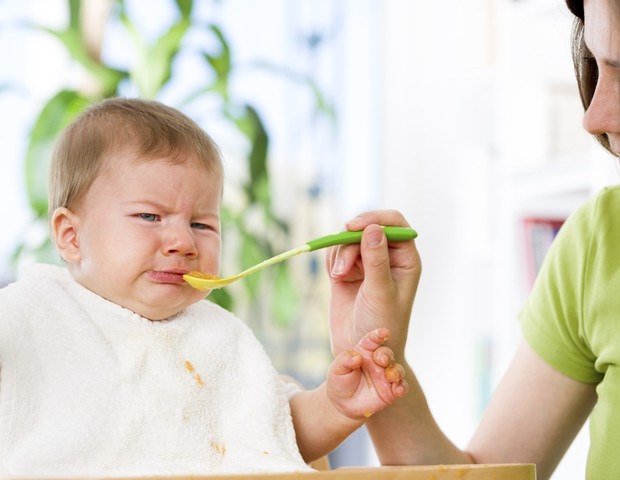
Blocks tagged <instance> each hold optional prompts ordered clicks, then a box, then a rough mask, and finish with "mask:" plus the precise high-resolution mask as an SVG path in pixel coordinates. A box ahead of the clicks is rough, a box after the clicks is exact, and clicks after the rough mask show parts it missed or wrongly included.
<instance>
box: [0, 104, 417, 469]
mask: <svg viewBox="0 0 620 480" xmlns="http://www.w3.org/2000/svg"><path fill="white" fill-rule="evenodd" d="M222 188H223V171H222V163H221V159H220V153H219V151H218V148H217V147H216V145H215V144H214V143H213V141H212V140H211V138H210V137H209V136H208V135H207V134H206V133H205V132H204V131H203V130H202V129H201V128H200V127H199V126H198V125H196V124H195V123H194V122H193V121H192V120H190V119H189V118H188V117H186V116H185V115H183V114H182V113H180V112H179V111H177V110H175V109H173V108H170V107H167V106H164V105H162V104H161V103H158V102H154V101H144V100H137V99H122V98H117V99H109V100H105V101H103V102H101V103H99V104H97V105H94V106H92V107H90V108H89V109H88V110H86V111H85V112H84V113H83V114H82V115H80V116H79V117H78V118H77V119H76V120H75V121H74V122H73V123H72V124H71V125H69V127H68V128H67V129H66V130H65V132H64V133H63V135H62V136H61V138H60V139H59V142H58V144H57V147H56V150H55V152H54V156H53V160H52V166H51V171H50V214H51V220H50V222H51V232H52V236H53V240H54V242H55V245H56V249H57V251H58V253H59V255H60V256H61V257H62V259H63V261H64V262H65V264H66V268H63V267H56V266H51V265H35V266H33V267H31V268H30V269H29V270H27V271H25V272H24V274H23V275H22V276H21V277H20V279H19V280H18V281H16V282H15V283H13V284H11V285H9V286H8V287H6V288H4V289H2V290H0V312H1V313H0V476H57V477H67V476H133V475H205V474H213V473H243V472H261V471H263V472H284V471H304V470H310V467H308V465H307V464H308V462H310V461H312V460H314V459H316V458H318V457H320V456H323V455H324V454H326V453H328V452H329V451H330V450H332V449H333V448H334V447H335V446H337V445H338V444H339V443H340V442H341V441H342V440H343V439H344V438H346V436H348V435H349V434H350V433H352V432H353V431H354V430H356V429H357V428H359V427H360V426H361V425H362V424H363V423H364V422H365V420H366V419H367V418H368V417H369V416H370V415H372V414H373V413H376V412H378V411H379V410H381V409H382V408H384V407H385V406H387V405H389V404H391V403H393V402H394V401H395V400H396V399H398V398H400V397H402V396H403V395H404V394H405V393H406V391H407V384H406V382H405V380H404V379H403V375H404V371H403V369H402V367H401V366H400V365H398V364H394V363H390V362H386V361H385V359H386V358H392V357H391V351H390V350H389V349H388V348H387V347H385V346H382V344H383V342H384V341H385V340H386V339H387V337H388V335H389V332H388V331H387V330H386V329H376V330H373V331H371V332H369V333H368V334H367V335H366V336H364V337H363V338H362V340H361V341H360V342H359V343H358V344H357V346H356V347H355V348H354V349H353V350H350V351H344V352H342V353H340V354H339V355H338V356H337V357H336V358H335V360H334V362H333V364H332V365H331V367H330V369H329V371H328V374H327V379H326V381H325V382H324V383H323V384H322V385H321V386H319V387H318V388H317V389H315V390H312V391H299V389H296V388H291V387H290V385H288V384H287V383H286V382H284V380H282V379H281V378H280V377H279V376H278V374H277V372H276V371H275V370H274V367H273V365H272V364H271V362H270V361H269V359H268V357H267V355H266V354H265V352H264V350H263V348H262V346H261V345H260V344H259V342H258V341H257V340H256V338H255V337H254V336H253V334H252V332H251V331H250V330H249V329H248V328H247V326H246V325H245V324H244V323H243V322H242V321H240V320H239V319H238V318H236V317H235V316H234V315H232V314H231V313H229V312H227V311H225V310H223V309H222V308H220V307H218V306H217V305H215V304H213V303H212V302H208V301H203V298H204V295H205V294H204V292H201V291H198V290H195V289H193V288H192V287H190V286H189V285H188V284H186V283H185V282H184V280H183V275H184V274H185V273H187V272H189V271H191V270H198V271H201V272H205V273H210V274H217V273H218V272H219V267H220V249H221V237H220V202H221V198H222ZM291 405H293V408H291Z"/></svg>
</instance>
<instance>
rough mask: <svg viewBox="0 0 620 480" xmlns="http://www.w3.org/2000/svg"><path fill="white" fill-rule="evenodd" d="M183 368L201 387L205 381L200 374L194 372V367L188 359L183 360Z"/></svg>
mask: <svg viewBox="0 0 620 480" xmlns="http://www.w3.org/2000/svg"><path fill="white" fill-rule="evenodd" d="M185 370H187V371H188V372H189V373H190V374H191V375H192V377H194V380H195V381H196V383H197V384H198V385H200V386H201V387H202V386H203V385H204V384H205V382H204V381H203V380H202V378H201V377H200V375H199V374H198V373H197V372H196V369H195V368H194V366H193V365H192V363H191V362H190V361H189V360H185Z"/></svg>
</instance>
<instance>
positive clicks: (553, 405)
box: [328, 0, 620, 479]
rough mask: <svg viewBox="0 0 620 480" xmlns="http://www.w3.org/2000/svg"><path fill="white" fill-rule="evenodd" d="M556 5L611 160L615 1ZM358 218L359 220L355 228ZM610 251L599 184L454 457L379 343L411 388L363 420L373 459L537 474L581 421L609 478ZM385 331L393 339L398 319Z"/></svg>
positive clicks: (613, 374) (398, 345)
mask: <svg viewBox="0 0 620 480" xmlns="http://www.w3.org/2000/svg"><path fill="white" fill-rule="evenodd" d="M567 5H568V7H569V9H570V11H571V12H572V13H573V14H574V15H575V28H574V35H573V52H574V62H575V70H576V74H577V79H578V83H579V88H580V92H581V96H582V100H583V104H584V107H585V109H586V112H585V116H584V122H583V123H584V127H585V129H586V130H587V131H588V132H589V133H591V134H592V135H595V136H596V137H597V138H598V139H599V141H600V142H601V143H602V144H603V146H605V147H606V148H607V149H608V150H609V151H610V152H611V153H612V154H613V155H615V156H618V154H619V153H620V2H618V1H617V0H584V1H579V0H567ZM370 221H371V219H368V222H370ZM365 223H366V222H365V220H364V219H362V221H359V220H358V225H356V227H363V226H364V224H365ZM619 244H620V188H617V187H616V188H607V189H605V190H604V191H602V192H601V193H600V194H599V195H598V196H597V197H596V198H594V199H592V200H591V201H589V202H588V203H587V204H586V205H584V206H583V207H582V208H581V209H579V210H578V211H577V212H575V213H574V214H573V215H572V216H571V217H570V218H569V219H568V220H567V222H566V223H565V225H564V227H563V228H562V230H561V232H560V233H559V235H558V237H557V239H556V241H555V242H554V245H553V247H552V249H551V250H550V252H549V254H548V256H547V259H546V261H545V265H544V266H543V269H542V270H541V272H540V274H539V276H538V280H537V282H536V285H535V287H534V290H533V292H532V294H531V296H530V298H529V299H528V301H527V303H526V306H525V307H524V309H523V311H522V313H521V315H520V320H521V323H522V327H523V333H524V341H523V342H522V344H521V345H520V346H519V348H518V350H517V352H516V354H515V357H514V359H513V361H512V363H511V365H510V367H509V368H508V370H507V372H506V374H505V376H504V378H503V379H502V381H501V382H500V384H499V385H498V387H497V389H496V391H495V392H494V394H493V397H492V399H491V401H490V402H489V405H488V408H487V411H486V412H485V414H484V416H483V418H482V420H481V423H480V425H479V427H478V428H477V430H476V432H475V434H474V436H473V438H472V439H471V441H470V443H469V445H468V446H467V448H466V449H465V450H461V449H459V448H457V447H456V446H455V445H454V444H453V443H452V442H451V441H450V440H449V439H448V438H447V437H446V436H445V435H444V434H443V432H442V431H441V430H440V429H439V427H438V426H437V424H436V422H435V420H434V419H433V416H432V415H431V413H430V410H429V407H428V405H427V403H426V399H425V397H424V393H423V391H422V390H421V388H420V386H419V384H418V382H417V380H416V378H415V376H414V374H413V371H412V369H411V368H410V367H409V366H407V364H406V362H405V360H404V358H403V357H402V355H404V342H405V340H404V339H405V338H406V337H405V336H404V335H403V336H402V337H400V338H398V337H397V338H396V339H394V343H392V344H391V345H390V346H391V347H392V348H393V350H394V352H395V353H396V355H397V361H398V362H400V363H401V364H404V365H405V368H406V372H407V377H406V378H407V380H408V383H409V388H410V389H409V394H408V396H407V397H405V398H403V399H401V400H399V401H398V402H396V403H395V404H394V405H393V406H391V407H390V408H387V409H385V410H384V411H382V412H380V413H378V414H377V415H375V416H374V417H373V418H372V419H370V421H369V422H368V424H367V425H368V429H369V431H370V433H371V436H372V438H373V441H374V443H375V446H376V449H377V453H378V455H379V458H380V459H381V462H382V463H383V464H441V463H504V462H505V463H512V462H525V463H535V464H536V465H537V472H538V478H539V479H547V478H549V477H550V476H551V474H552V473H553V471H554V469H555V467H556V466H557V464H558V462H559V461H560V459H561V458H562V457H563V455H564V454H565V452H566V450H567V449H568V447H569V445H570V444H571V443H572V441H573V439H574V438H575V435H576V434H577V433H578V432H579V430H580V429H581V427H582V426H583V424H584V422H585V421H586V419H588V418H590V440H591V441H590V443H591V445H590V451H589V454H588V463H587V472H586V477H587V478H589V479H602V478H620V433H618V432H620V429H619V428H618V427H619V426H620V322H619V321H618V316H619V312H620V299H619V298H620V295H618V293H617V292H618V290H619V289H620V270H619V269H618V268H617V267H618V265H619V264H620V252H619V248H618V245H619ZM355 255H356V252H354V251H352V249H350V248H349V247H347V248H340V249H339V250H338V251H333V252H331V256H330V257H329V258H328V266H330V267H331V268H332V271H333V270H335V272H336V273H337V274H338V275H332V280H333V282H334V283H335V284H338V283H340V284H344V285H346V284H347V282H346V280H347V278H349V277H348V276H349V275H351V277H350V278H353V273H351V272H354V271H356V269H355V268H354V257H355ZM357 273H359V272H357ZM336 286H337V285H334V288H336ZM334 292H336V293H337V290H334ZM339 318H343V317H342V316H341V317H339ZM352 318H353V317H352ZM398 318H399V317H395V318H394V323H396V322H398ZM400 318H403V317H400ZM356 322H357V323H356ZM369 326H370V324H369V323H364V324H363V325H362V324H360V323H359V317H358V318H357V319H355V320H352V321H351V323H350V324H347V325H335V326H332V335H333V336H334V345H335V346H337V348H336V349H335V353H338V352H339V351H340V350H342V349H344V348H347V347H348V346H349V345H351V344H352V342H353V341H355V339H357V338H359V334H356V333H355V332H356V331H358V330H356V329H361V327H363V328H366V329H367V328H368V327H369ZM386 326H387V327H389V328H390V329H391V330H392V331H393V332H399V331H400V332H401V333H402V332H403V331H406V328H407V323H406V320H404V321H403V322H401V325H400V326H391V325H389V324H388V325H386ZM399 328H400V330H399ZM345 332H346V333H345ZM347 335H348V336H349V338H348V340H346V341H345V340H343V339H346V338H347ZM393 338H394V337H393ZM399 357H400V358H399Z"/></svg>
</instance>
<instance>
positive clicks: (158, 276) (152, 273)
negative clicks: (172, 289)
mask: <svg viewBox="0 0 620 480" xmlns="http://www.w3.org/2000/svg"><path fill="white" fill-rule="evenodd" d="M184 273H186V272H176V271H160V270H149V271H148V272H147V276H148V277H149V278H150V279H151V280H153V281H154V282H157V283H171V284H174V285H183V284H185V280H183V275H184Z"/></svg>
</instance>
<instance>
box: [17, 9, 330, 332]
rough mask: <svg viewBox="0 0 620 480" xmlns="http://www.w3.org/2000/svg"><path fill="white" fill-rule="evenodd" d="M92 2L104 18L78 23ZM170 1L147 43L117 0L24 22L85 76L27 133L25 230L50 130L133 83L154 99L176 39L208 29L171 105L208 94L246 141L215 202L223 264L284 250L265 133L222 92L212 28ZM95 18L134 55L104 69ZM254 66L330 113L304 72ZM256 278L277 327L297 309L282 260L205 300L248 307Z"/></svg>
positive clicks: (39, 202) (224, 80)
mask: <svg viewBox="0 0 620 480" xmlns="http://www.w3.org/2000/svg"><path fill="white" fill-rule="evenodd" d="M97 2H104V4H105V7H106V8H105V10H106V11H107V12H108V13H107V15H106V16H104V17H101V18H100V19H99V21H100V22H102V23H101V25H99V26H93V25H85V24H84V23H83V18H84V15H83V13H84V12H83V9H86V8H89V6H91V7H92V5H93V4H94V3H97ZM174 5H175V7H176V11H177V16H176V18H174V19H173V20H172V21H171V23H170V25H169V26H168V28H167V30H166V31H165V32H163V33H162V34H161V35H160V36H159V37H158V38H156V39H155V40H154V41H151V42H147V41H146V40H145V39H144V38H143V36H142V35H141V33H140V31H139V30H138V28H137V27H136V25H135V23H134V22H133V21H132V19H131V18H130V17H129V14H128V10H127V8H126V4H125V1H124V0H116V2H112V1H110V0H82V1H80V0H67V6H68V11H69V22H68V24H67V26H66V27H65V28H64V29H52V28H48V27H45V26H33V28H36V29H37V30H42V31H45V32H47V33H48V34H50V35H52V36H53V37H55V38H56V39H57V40H58V41H59V42H60V43H61V44H62V45H63V46H64V48H65V49H66V51H67V52H68V53H69V54H70V56H71V58H72V59H73V61H75V62H76V63H77V64H79V65H81V67H82V68H83V70H84V72H86V73H87V75H88V77H87V78H88V80H87V81H86V82H85V84H84V86H83V87H82V88H65V89H62V90H60V91H58V92H57V93H56V94H54V95H53V96H52V97H51V98H50V99H49V101H48V102H47V103H46V104H45V106H44V107H43V108H42V110H41V112H40V114H39V116H38V118H37V120H36V122H35V124H34V127H33V129H32V132H31V135H30V138H29V146H28V151H27V156H26V162H25V169H26V188H27V193H28V198H29V202H30V206H31V208H32V211H33V213H34V217H35V218H34V221H33V228H39V229H41V228H46V225H47V221H48V220H47V218H48V217H47V216H48V204H47V172H48V162H49V159H50V155H51V150H52V148H53V144H54V141H55V139H56V138H57V136H58V134H59V133H60V131H61V130H62V129H63V128H64V127H65V126H66V125H67V124H68V123H69V122H70V121H71V120H72V119H73V118H74V117H75V116H76V115H77V114H78V113H79V112H80V111H82V110H83V109H84V108H85V107H86V106H88V105H90V104H92V103H94V102H97V101H99V100H101V99H103V98H106V97H111V96H118V95H121V94H122V92H123V91H126V90H128V89H133V90H134V91H136V92H138V95H139V96H141V97H143V98H157V97H158V96H159V95H160V93H161V92H162V90H163V89H164V88H165V87H167V86H168V85H170V84H171V83H172V82H173V81H174V79H175V69H174V67H175V60H176V59H177V57H178V55H179V53H180V52H182V51H183V49H184V48H185V44H184V40H185V39H186V37H187V35H188V33H189V32H190V31H193V30H196V29H199V30H202V31H203V32H206V33H208V34H209V35H210V36H211V38H212V39H213V40H214V43H215V45H216V47H215V48H213V49H212V50H209V51H200V52H199V55H200V56H201V58H202V60H203V62H204V65H205V66H206V67H208V69H209V70H210V72H211V74H212V78H213V81H212V82H211V83H210V84H208V85H205V86H201V87H200V88H199V89H198V90H197V91H195V92H189V94H188V95H187V97H186V98H185V100H184V101H182V102H181V103H180V105H178V107H179V108H180V109H181V110H183V109H185V108H187V107H188V106H190V105H191V104H192V103H194V102H196V101H198V100H199V99H203V98H204V97H206V96H208V97H213V98H215V99H217V102H218V103H219V105H220V106H221V110H220V115H221V118H223V119H225V120H226V121H227V122H228V124H229V125H230V126H231V127H233V128H234V130H235V131H236V132H237V134H238V135H239V136H240V138H241V139H243V141H244V142H245V144H246V145H247V155H246V156H245V159H246V170H247V176H246V178H245V179H244V180H243V183H242V185H241V191H242V197H243V202H242V204H241V205H235V206H232V205H228V204H226V203H225V204H224V206H223V209H222V223H223V235H224V237H225V239H227V240H230V241H227V242H226V243H225V247H224V252H223V254H224V256H225V257H227V258H228V259H230V260H231V262H230V268H234V269H239V270H242V269H245V268H247V267H248V266H250V265H252V264H254V263H257V262H258V261H260V260H262V259H264V258H267V257H270V256H272V255H273V254H275V253H278V251H281V250H283V247H284V246H286V245H285V244H284V243H283V239H286V235H287V233H288V230H289V224H288V222H287V221H286V220H284V219H282V218H279V217H278V216H277V215H276V214H275V212H274V209H273V205H272V202H271V193H270V192H271V185H270V177H269V169H268V151H269V134H268V132H267V129H266V127H265V124H264V122H263V120H262V119H261V116H260V114H259V112H258V110H257V109H256V108H255V107H254V106H253V105H252V104H250V103H247V102H245V101H240V100H238V99H236V98H234V96H233V95H232V93H231V91H230V88H229V85H230V81H231V78H232V76H233V75H235V74H236V73H237V72H236V66H235V63H234V62H233V57H232V54H231V48H230V45H229V42H228V40H227V39H226V37H225V35H224V33H223V31H222V29H221V28H220V27H219V26H218V25H216V24H214V23H209V24H206V25H204V24H200V23H199V22H197V21H195V20H194V17H193V15H192V12H193V6H194V5H193V2H192V0H175V2H174ZM104 23H107V24H108V25H109V24H110V23H115V24H117V25H122V26H123V27H124V29H125V31H126V32H127V34H128V36H129V37H130V38H131V39H132V42H133V46H134V49H135V61H134V62H132V64H131V65H129V66H128V67H127V68H123V67H118V66H112V65H109V64H107V63H106V62H105V61H103V60H102V58H101V50H102V46H103V44H104V42H105V34H103V35H101V36H96V35H94V36H93V35H92V32H93V31H94V32H97V31H104V29H103V28H101V27H102V26H103V24H104ZM94 27H97V28H94ZM261 68H267V69H269V70H271V71H273V72H276V73H278V74H281V75H283V76H285V77H287V78H289V79H290V80H292V81H295V82H301V83H303V84H305V85H307V86H308V87H309V88H310V90H311V91H312V92H313V94H314V95H315V98H316V105H317V109H318V110H320V111H322V112H326V113H328V114H330V115H331V109H330V107H329V105H328V104H327V102H326V101H325V99H324V97H323V96H322V95H321V93H320V90H319V89H318V88H317V87H316V84H315V83H314V82H313V81H312V79H311V78H308V77H307V76H304V75H299V74H296V73H295V72H291V71H289V70H287V69H280V68H278V67H275V66H273V65H268V64H263V65H261ZM256 218H259V219H260V221H259V222H258V223H260V224H261V225H262V226H263V228H262V229H261V230H260V231H259V230H258V229H257V228H255V227H253V226H252V225H256V223H257V222H256V221H254V222H251V221H250V219H254V220H255V219H256ZM45 238H46V239H45V240H44V241H41V242H39V243H35V244H32V243H28V242H23V243H22V244H21V245H20V246H19V247H18V248H17V251H16V253H15V258H16V260H19V259H20V258H22V257H23V256H25V255H27V256H29V257H33V256H34V257H35V258H36V259H37V260H39V261H47V262H57V261H58V260H57V256H56V255H55V253H54V252H53V248H52V246H51V243H50V241H49V239H47V237H45ZM227 246H228V248H227ZM231 248H232V250H231ZM266 276H268V277H270V281H269V282H264V281H263V280H265V277H266ZM265 283H270V284H271V288H270V290H271V292H272V293H271V294H270V295H269V299H270V300H271V302H272V303H271V316H272V318H273V319H274V320H275V321H276V322H277V323H279V324H286V323H287V322H289V321H290V320H291V319H293V318H294V317H295V311H296V308H297V303H296V301H295V292H294V291H293V290H292V288H291V281H290V278H289V271H288V267H287V265H286V264H281V265H278V266H277V267H274V268H273V269H271V270H270V271H268V272H264V273H261V274H259V275H256V276H253V277H252V278H249V279H247V281H245V282H243V285H244V288H243V292H239V291H237V293H236V294H235V295H233V294H231V293H230V292H231V290H228V289H224V290H216V291H214V292H212V294H211V296H210V297H209V298H210V299H211V300H212V301H215V302H216V303H219V304H221V305H222V306H224V307H225V308H228V309H231V310H234V309H235V308H236V307H237V306H238V303H239V302H241V301H242V302H246V304H247V303H249V305H255V306H256V305H258V304H259V303H260V302H262V301H263V297H264V295H263V294H264V290H263V289H264V288H265V287H264V284H265ZM259 310H261V309H259V308H249V309H248V311H259Z"/></svg>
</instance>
